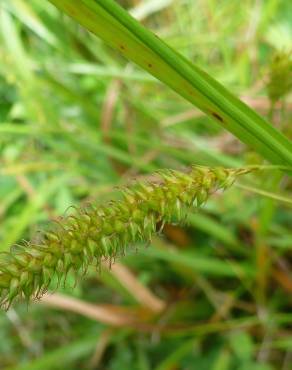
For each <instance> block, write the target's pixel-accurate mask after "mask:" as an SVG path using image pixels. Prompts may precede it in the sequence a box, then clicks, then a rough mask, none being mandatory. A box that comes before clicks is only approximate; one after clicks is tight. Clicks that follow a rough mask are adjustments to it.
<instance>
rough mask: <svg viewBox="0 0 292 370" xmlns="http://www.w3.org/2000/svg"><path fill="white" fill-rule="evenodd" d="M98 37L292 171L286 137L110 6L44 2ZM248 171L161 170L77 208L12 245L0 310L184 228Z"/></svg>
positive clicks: (4, 257) (3, 265)
mask: <svg viewBox="0 0 292 370" xmlns="http://www.w3.org/2000/svg"><path fill="white" fill-rule="evenodd" d="M49 1H50V2H51V3H53V4H54V5H56V6H57V7H58V8H59V9H60V10H62V11H63V12H65V13H67V14H68V15H69V16H71V17H73V18H74V19H75V20H77V21H78V22H79V23H80V24H81V25H83V26H84V27H85V28H86V29H88V30H89V31H91V32H93V33H94V34H96V35H98V36H100V37H101V38H102V39H103V40H104V41H106V42H107V43H108V44H109V45H110V46H112V47H114V48H116V49H118V50H120V52H121V53H122V54H123V55H124V56H126V57H127V58H128V59H130V60H132V61H133V62H135V63H137V64H138V65H139V66H141V67H142V68H144V69H146V70H147V71H148V72H150V73H151V74H152V75H153V76H155V77H156V78H158V79H159V80H161V81H162V82H163V83H165V84H166V85H168V86H169V87H171V88H172V89H173V90H175V91H176V92H177V93H178V94H179V95H181V96H182V97H184V98H185V99H187V100H188V101H189V102H191V103H192V104H194V105H195V106H196V107H198V108H199V109H201V110H202V111H203V112H205V113H206V114H207V115H209V116H210V117H212V118H214V119H215V120H217V122H219V123H220V124H221V125H222V126H223V127H224V128H226V129H227V130H229V131H230V132H231V133H233V134H234V135H235V136H237V138H239V139H240V140H241V141H242V142H244V143H246V144H247V145H249V146H251V147H252V148H253V149H255V150H256V151H257V152H258V153H260V154H262V156H263V157H264V159H266V160H269V161H270V162H272V163H274V164H276V165H279V166H288V167H289V166H291V165H292V145H291V142H290V141H289V139H288V138H286V137H285V136H284V135H283V134H281V133H280V132H279V131H278V130H277V129H275V128H274V127H273V126H272V125H270V124H269V123H268V122H266V121H265V120H264V119H263V118H261V117H260V116H259V115H258V114H257V113H256V112H254V111H253V110H252V109H250V108H249V107H248V106H246V105H245V104H244V103H243V102H241V101H240V100H239V99H237V98H236V97H235V96H233V95H232V94H231V93H230V92H229V91H228V90H226V89H225V88H224V87H223V86H222V85H220V84H219V83H218V82H217V81H216V80H214V79H213V78H211V77H210V76H209V75H208V74H206V73H205V72H204V71H202V70H201V69H199V68H198V67H197V66H195V65H193V64H191V63H190V62H189V61H188V60H186V59H185V58H184V57H183V56H181V55H180V54H178V53H177V52H176V51H175V50H173V49H171V48H170V47H169V46H168V45H166V44H165V43H164V42H163V41H162V40H160V39H159V38H158V37H157V36H155V35H154V34H153V33H152V32H151V31H149V30H147V29H145V28H144V27H143V26H142V25H141V24H139V23H138V22H137V21H136V20H135V19H133V18H132V17H131V16H130V15H129V14H128V13H127V12H126V11H125V10H123V9H122V8H121V7H120V6H119V5H118V4H117V3H116V2H114V1H112V0H81V1H69V0H49ZM250 171H251V168H242V169H224V168H209V167H198V166H194V167H192V168H191V169H190V170H189V171H186V172H180V171H172V170H163V171H160V172H158V173H157V174H155V176H154V177H155V180H151V181H146V182H139V183H136V184H134V185H131V186H128V187H125V188H124V189H123V190H122V194H123V196H122V198H121V199H119V200H115V201H112V202H109V203H106V204H103V205H92V206H90V207H87V208H85V209H79V210H77V212H75V214H73V215H70V216H68V217H66V218H64V219H63V220H62V221H60V222H59V223H58V225H57V226H56V227H54V228H53V229H52V230H50V231H43V232H42V235H41V237H40V238H39V239H38V240H35V241H32V242H30V243H27V244H23V245H17V246H13V247H12V248H11V250H10V252H6V253H2V254H1V257H0V305H1V306H2V307H6V308H7V307H9V306H10V305H11V303H12V302H14V300H16V299H18V298H22V297H23V298H25V299H26V300H30V299H31V298H33V297H35V298H39V297H41V296H42V295H43V294H44V292H46V291H47V289H48V288H49V286H50V283H51V281H52V279H53V278H54V277H55V276H57V279H58V282H59V283H60V282H61V281H62V280H64V281H66V276H67V274H68V272H69V271H70V270H73V271H74V272H75V273H76V276H77V277H78V276H80V274H82V272H83V273H84V272H86V271H87V269H88V267H89V266H90V265H95V266H97V267H99V266H100V264H101V261H102V260H104V259H105V260H108V261H109V262H110V263H111V262H112V261H113V260H114V259H115V258H116V257H117V256H119V255H123V254H124V252H125V249H126V247H127V246H128V245H133V244H136V243H138V242H144V243H145V242H146V243H147V242H149V241H150V240H151V237H152V236H153V235H154V234H155V233H157V232H159V230H161V228H162V227H163V225H164V223H166V222H168V223H171V222H183V221H184V220H185V218H186V213H187V211H188V210H190V209H191V208H193V207H195V208H198V207H199V206H201V205H202V204H203V203H205V201H206V200H207V199H208V197H209V196H210V195H211V193H213V192H214V191H215V190H218V189H225V188H226V187H228V186H230V185H231V184H232V183H233V182H234V180H236V178H237V177H238V176H239V175H242V174H246V173H248V172H250Z"/></svg>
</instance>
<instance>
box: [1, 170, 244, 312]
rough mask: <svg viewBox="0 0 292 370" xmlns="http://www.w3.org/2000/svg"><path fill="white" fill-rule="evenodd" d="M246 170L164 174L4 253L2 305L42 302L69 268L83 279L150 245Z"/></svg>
mask: <svg viewBox="0 0 292 370" xmlns="http://www.w3.org/2000/svg"><path fill="white" fill-rule="evenodd" d="M247 172H249V170H248V169H223V168H213V169H211V168H206V167H197V166H196V167H192V168H191V169H190V170H189V171H187V172H180V171H172V170H162V171H159V172H157V173H156V174H155V176H154V177H155V179H154V180H151V181H143V182H136V183H135V184H133V185H131V186H129V187H125V188H124V189H122V198H121V199H119V200H115V201H111V202H109V203H106V204H103V205H96V206H94V205H92V206H90V207H87V208H84V209H80V210H78V211H77V212H76V213H75V214H74V215H70V216H67V217H66V218H64V219H63V220H62V221H60V223H59V225H58V226H57V227H55V228H54V229H53V230H50V231H45V232H43V233H42V236H41V238H40V241H39V242H30V243H27V244H26V245H22V246H13V247H12V248H11V250H10V252H6V253H1V254H0V305H1V306H2V307H6V308H7V307H9V306H10V305H11V303H12V302H13V301H14V300H15V299H17V298H25V299H26V300H30V299H31V298H40V297H41V296H42V295H43V294H44V293H45V292H46V291H47V289H48V287H49V285H50V283H51V281H52V279H53V277H55V276H56V277H57V278H58V282H60V281H62V279H64V281H65V280H66V276H67V274H68V272H69V271H70V270H73V271H75V273H76V275H77V276H80V275H81V274H82V272H85V271H86V270H87V268H88V266H89V265H96V266H97V267H98V266H100V263H101V261H102V260H109V261H110V262H111V261H112V260H113V259H115V258H116V257H117V256H119V255H123V254H124V252H125V249H126V247H127V246H129V245H133V244H135V243H137V242H139V241H142V242H147V241H150V240H151V237H152V236H153V235H154V234H155V233H157V232H158V231H159V229H160V228H161V227H162V226H163V224H164V223H165V222H168V223H170V222H181V221H183V220H184V219H185V215H186V211H188V210H190V209H191V208H192V207H195V208H196V207H199V206H200V205H202V204H203V203H204V202H205V201H206V200H207V198H208V197H209V195H210V194H211V193H212V192H213V191H215V190H217V189H220V188H221V189H224V188H226V187H228V186H230V185H231V184H232V183H233V181H234V180H235V179H236V177H237V176H239V175H241V174H244V173H247Z"/></svg>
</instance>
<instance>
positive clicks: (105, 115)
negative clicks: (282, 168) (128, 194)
mask: <svg viewBox="0 0 292 370" xmlns="http://www.w3.org/2000/svg"><path fill="white" fill-rule="evenodd" d="M120 3H121V4H122V5H123V6H125V7H126V8H127V9H128V10H129V11H130V12H131V13H132V14H133V15H134V16H135V17H136V18H138V19H139V20H140V21H141V22H143V24H144V25H146V26H147V27H149V28H151V29H152V30H154V31H155V32H156V33H157V34H158V35H159V36H160V37H161V38H162V39H164V40H165V41H166V42H167V43H169V44H170V45H172V46H173V47H174V48H175V49H176V50H178V51H180V52H181V53H183V54H184V55H185V56H186V57H187V58H189V59H190V60H192V61H193V62H195V63H196V64H197V65H199V66H201V67H202V68H203V69H205V70H206V71H207V72H208V73H209V74H211V75H212V76H213V77H214V78H216V79H217V80H219V81H220V82H222V83H223V84H224V85H225V86H226V87H228V88H229V89H230V90H231V91H233V92H234V93H235V94H236V95H238V96H240V97H241V98H242V99H243V100H244V101H246V102H247V103H248V104H249V105H250V106H251V107H253V108H254V109H255V110H257V111H258V112H259V113H261V114H262V115H264V116H266V117H267V118H268V119H270V120H271V121H272V122H273V124H274V125H275V126H276V127H277V128H279V129H280V130H282V131H283V132H284V133H285V134H286V135H287V136H288V137H290V138H292V129H291V127H292V126H291V118H292V96H291V93H290V94H289V86H291V78H292V77H291V54H290V55H289V51H291V50H292V25H291V24H292V22H291V14H292V6H291V1H290V0H253V1H251V0H246V1H240V2H239V1H238V0H220V1H218V0H217V1H216V0H128V1H120ZM255 163H256V164H257V163H258V164H261V163H263V162H262V159H261V158H260V157H259V156H258V155H257V154H256V153H254V152H252V151H250V150H249V149H248V148H246V147H245V146H244V145H243V144H241V143H240V142H239V141H237V139H235V138H234V137H232V136H231V135H230V134H228V133H227V132H224V131H223V130H222V129H221V127H220V126H219V125H218V124H217V123H216V122H213V121H211V120H210V119H209V118H207V117H205V116H204V115H202V114H201V112H200V111H198V110H196V109H195V108H193V107H192V106H191V105H190V104H189V103H187V102H185V101H183V100H182V99H181V98H180V97H178V96H177V95H176V94H175V93H173V92H172V91H170V90H169V89H168V88H167V87H164V86H163V85H162V84H161V83H159V82H158V81H156V80H154V78H152V77H151V76H149V75H148V74H147V73H146V72H143V71H142V70H140V69H139V68H137V67H136V66H134V65H133V64H131V63H129V62H127V61H126V60H125V59H123V58H122V57H121V56H120V55H119V54H118V53H117V52H115V51H113V50H111V49H110V48H108V47H107V46H106V45H104V44H103V43H102V42H101V41H100V40H98V39H97V38H96V37H94V36H92V35H91V34H89V33H88V32H86V31H85V30H83V29H82V28H81V27H79V26H78V25H77V24H76V23H74V22H73V21H72V20H70V19H69V18H68V17H66V16H64V15H63V14H60V13H59V12H58V11H57V10H56V9H55V8H54V7H53V6H52V5H51V4H50V3H49V2H47V1H38V0H30V1H26V0H2V1H1V3H0V164H1V166H0V250H1V251H6V250H8V248H9V247H10V246H11V245H13V244H16V243H21V242H22V240H23V239H30V238H32V237H35V235H37V232H38V230H40V229H41V228H46V227H47V225H48V223H49V221H50V220H54V219H56V218H57V217H62V216H64V215H65V214H66V212H67V210H68V207H70V206H72V205H74V206H79V205H81V206H82V205H86V204H88V203H90V202H100V201H104V200H105V199H110V198H111V196H112V194H113V192H114V190H115V187H116V186H117V185H120V184H123V183H125V182H127V181H129V179H133V178H137V177H144V176H147V174H148V173H151V172H152V171H155V170H156V169H158V168H181V167H183V166H187V165H190V164H202V165H208V166H214V165H222V166H226V167H228V166H231V167H232V166H241V165H247V164H255ZM291 192H292V181H291V177H284V178H282V179H281V177H280V175H279V174H278V173H276V172H275V171H274V172H263V173H261V174H257V175H254V176H253V177H248V178H247V179H244V180H242V182H240V183H238V184H237V185H236V186H234V187H233V188H232V189H230V190H228V191H227V192H226V193H224V194H223V195H222V194H216V195H214V196H213V197H211V199H210V200H209V202H208V203H207V205H206V206H205V207H204V208H203V209H202V210H201V211H200V212H199V213H193V214H191V215H190V216H189V223H188V225H187V226H171V225H166V227H165V229H164V231H163V233H162V235H161V236H159V237H157V238H155V239H154V240H153V242H152V245H151V246H149V247H148V248H146V247H145V246H139V251H138V252H136V250H135V248H130V249H129V253H128V255H127V256H126V257H125V258H122V259H120V260H119V261H118V263H117V264H116V265H114V266H113V268H112V269H109V268H108V266H107V265H106V264H105V265H104V266H103V267H102V269H101V272H100V273H99V272H98V271H95V270H94V269H92V270H90V271H89V273H88V274H87V275H86V276H85V277H82V278H81V279H79V280H78V281H77V284H76V286H74V285H75V284H74V280H75V279H74V276H68V281H69V284H68V286H67V287H66V288H60V289H58V291H57V293H55V294H53V295H49V296H46V297H45V298H44V300H43V301H42V302H35V303H32V304H31V305H30V306H29V307H27V305H26V304H21V303H19V304H17V305H16V306H15V307H13V308H12V309H10V310H9V311H8V312H1V313H0V369H19V370H20V369H26V370H32V369H35V370H40V369H52V370H53V369H64V368H67V369H72V370H75V369H110V370H149V369H156V370H176V369H190V370H192V369H194V370H197V369H198V370H272V369H273V370H280V369H281V370H290V369H292V313H291V308H292V269H291V266H292V253H291V251H292V227H291V225H292V197H291ZM134 247H135V246H134Z"/></svg>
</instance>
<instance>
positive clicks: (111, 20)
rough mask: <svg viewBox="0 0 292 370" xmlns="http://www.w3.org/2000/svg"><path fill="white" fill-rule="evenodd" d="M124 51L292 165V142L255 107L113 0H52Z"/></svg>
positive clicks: (245, 138) (226, 124)
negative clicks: (191, 61) (261, 115)
mask: <svg viewBox="0 0 292 370" xmlns="http://www.w3.org/2000/svg"><path fill="white" fill-rule="evenodd" d="M49 1H50V2H51V3H53V4H54V5H56V6H57V7H58V8H59V9H60V10H62V11H64V12H65V13H67V14H68V15H70V16H71V17H72V18H74V19H75V20H76V21H77V22H79V23H80V24H81V25H82V26H84V27H85V28H87V29H88V30H89V31H91V32H93V33H94V34H96V35H97V36H99V37H100V38H102V39H103V40H104V41H105V42H107V43H108V44H109V45H111V46H112V47H114V48H116V49H118V50H120V51H121V52H122V54H123V55H124V56H125V57H127V58H128V59H129V60H132V61H133V62H135V63H136V64H138V65H139V66H141V67H142V68H144V69H145V70H147V71H148V72H150V73H151V74H152V75H153V76H155V77H156V78H158V79H159V80H161V81H162V82H164V83H165V84H166V85H168V86H169V87H171V88H172V89H173V90H175V91H176V92H177V93H178V94H180V95H181V96H182V97H184V98H185V99H187V100H188V101H190V102H191V103H192V104H194V105H195V106H197V107H198V108H199V109H201V110H202V111H204V112H205V113H206V114H207V115H209V116H210V117H212V118H213V119H215V120H216V121H217V122H218V123H219V124H221V125H222V126H223V127H224V128H225V129H227V130H229V131H230V132H231V133H233V134H234V135H235V136H237V138H238V139H240V140H241V141H242V142H244V143H246V144H247V145H249V146H251V147H252V148H253V149H255V150H256V151H257V152H259V153H261V154H262V155H263V157H264V158H265V159H267V160H269V161H271V162H272V163H275V164H286V165H288V164H289V165H291V164H292V144H291V141H289V139H288V138H286V137H285V136H284V135H282V134H281V133H280V132H279V131H278V130H276V129H275V128H274V127H273V126H272V125H270V124H269V123H267V122H266V121H265V120H264V119H263V118H261V117H260V116H259V115H258V114H257V113H256V112H255V111H253V110H252V109H250V108H249V107H248V106H247V105H246V104H245V103H243V102H242V101H240V100H239V99H238V98H236V97H235V96H234V95H233V94H231V93H230V92H229V91H228V90H227V89H225V88H224V87H223V86H222V85H221V84H219V83H218V82H217V81H216V80H214V79H213V78H211V77H210V76H209V75H208V74H207V73H205V72H204V71H202V70H200V69H199V68H198V67H196V66H195V65H193V64H191V63H190V62H189V61H188V60H186V59H185V58H184V57H183V56H182V55H180V54H178V53H177V52H176V51H175V50H173V49H172V48H170V47H169V46H168V45H167V44H165V43H164V42H163V41H162V40H160V39H159V38H158V37H156V35H154V34H153V33H152V32H151V31H149V30H147V29H146V28H144V27H143V26H142V25H141V24H140V23H139V22H137V21H136V20H135V19H134V18H133V17H131V15H130V14H128V13H127V12H126V11H125V10H123V8H121V7H120V6H119V5H118V4H117V3H116V2H114V1H113V0H102V1H100V0H82V1H78V2H77V1H71V0H49Z"/></svg>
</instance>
